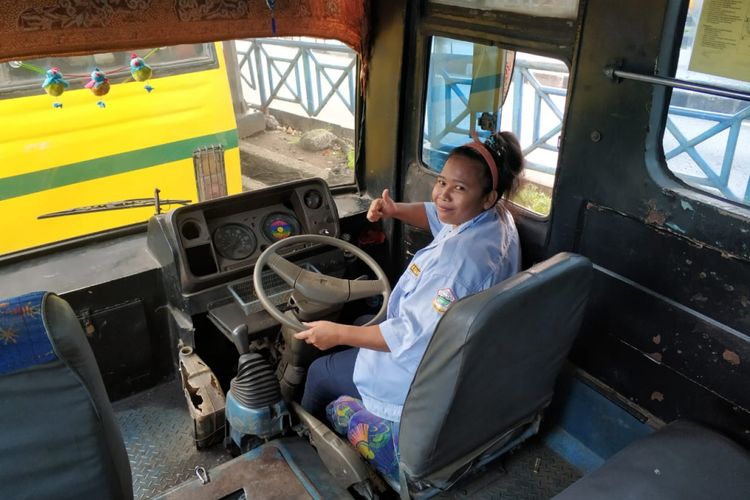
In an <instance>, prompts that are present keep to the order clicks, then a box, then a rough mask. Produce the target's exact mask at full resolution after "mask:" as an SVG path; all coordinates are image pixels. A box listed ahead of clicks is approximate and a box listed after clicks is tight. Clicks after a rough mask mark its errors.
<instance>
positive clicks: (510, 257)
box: [295, 132, 523, 422]
mask: <svg viewBox="0 0 750 500" xmlns="http://www.w3.org/2000/svg"><path fill="white" fill-rule="evenodd" d="M522 168H523V155H522V153H521V148H520V146H519V144H518V140H517V139H516V137H515V136H514V135H513V134H512V133H510V132H500V133H498V134H496V135H493V136H491V137H490V138H489V139H488V140H487V141H485V142H484V143H481V142H479V141H478V140H477V139H476V138H475V139H474V141H472V142H469V143H468V144H465V145H463V146H460V147H457V148H455V149H454V150H453V151H451V153H450V155H449V156H448V160H447V161H446V163H445V166H444V168H443V171H442V172H441V174H440V175H439V176H438V178H437V182H436V183H435V187H434V188H433V190H432V203H395V202H394V201H393V200H392V199H391V198H390V196H389V193H388V190H387V189H386V190H385V191H383V197H382V198H378V199H376V200H374V201H373V202H372V204H371V205H370V210H369V212H368V213H367V218H368V219H369V220H370V221H373V222H374V221H377V220H380V219H383V218H387V217H395V218H397V219H400V220H401V221H403V222H406V223H407V224H411V225H414V226H417V227H421V228H423V229H429V230H430V231H431V232H432V234H433V235H434V240H433V241H432V243H430V244H429V245H428V246H426V247H425V248H423V249H421V250H420V251H418V252H417V253H416V254H415V255H414V258H413V259H412V261H411V263H410V264H409V267H408V268H407V270H406V271H405V272H404V274H403V275H402V276H401V278H400V279H399V281H398V283H397V285H396V287H395V288H394V289H393V293H392V294H391V297H390V300H389V302H388V314H387V318H386V319H385V321H383V322H382V323H380V324H379V325H372V326H352V325H343V324H338V323H332V322H330V321H314V322H310V323H308V324H307V326H309V327H310V328H309V329H308V330H305V331H303V332H299V333H297V334H296V335H295V337H296V338H298V339H303V340H305V341H306V342H307V343H308V344H313V345H314V346H316V347H317V348H319V349H321V350H326V349H330V348H331V347H334V346H338V345H347V346H352V347H358V348H360V349H348V350H346V351H341V352H337V353H334V354H331V355H327V356H324V357H321V358H319V359H317V360H316V361H315V362H314V363H313V364H312V365H311V366H310V370H309V372H308V376H307V382H306V384H305V392H304V396H303V398H302V406H303V407H304V408H305V409H306V410H307V411H309V412H310V413H312V414H313V415H315V416H317V417H318V418H321V417H322V416H324V415H325V407H326V405H327V404H328V403H330V402H331V401H333V400H334V399H336V398H338V397H339V396H341V395H348V396H352V397H356V398H360V399H361V400H362V404H363V405H364V407H365V409H367V410H368V411H369V412H370V413H372V414H374V415H376V416H378V417H380V418H383V419H386V420H390V421H393V422H398V421H399V420H400V417H401V410H402V408H403V404H404V400H405V399H406V394H407V392H408V390H409V386H410V384H411V382H412V379H413V378H414V374H415V373H416V370H417V366H418V365H419V362H420V360H421V358H422V355H423V354H424V352H425V349H426V348H427V344H428V342H429V340H430V338H431V337H432V334H433V332H434V331H435V327H436V326H437V323H438V321H439V320H440V318H441V316H442V315H443V314H444V313H445V311H446V310H447V309H448V307H449V306H450V305H451V304H452V303H453V302H455V301H456V300H458V299H460V298H462V297H465V296H467V295H472V294H475V293H477V292H480V291H482V290H485V289H487V288H490V287H491V286H493V285H495V284H497V283H500V282H501V281H503V280H504V279H506V278H508V277H509V276H511V275H513V274H514V273H516V272H518V270H519V269H520V247H519V241H518V233H517V231H516V227H515V224H514V223H513V218H512V216H511V214H510V213H509V212H508V210H507V209H506V208H505V207H504V205H502V204H501V205H496V203H497V201H498V199H499V198H502V197H505V198H506V199H507V198H508V197H509V196H510V194H511V193H512V192H513V190H514V188H515V187H516V185H517V178H518V176H519V174H520V173H521V170H522Z"/></svg>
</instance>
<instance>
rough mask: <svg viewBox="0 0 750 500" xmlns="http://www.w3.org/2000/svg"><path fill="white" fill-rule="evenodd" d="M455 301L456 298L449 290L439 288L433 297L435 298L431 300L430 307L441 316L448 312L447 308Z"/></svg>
mask: <svg viewBox="0 0 750 500" xmlns="http://www.w3.org/2000/svg"><path fill="white" fill-rule="evenodd" d="M455 301H456V296H455V295H453V290H451V289H450V288H441V289H440V290H438V291H437V295H435V298H434V299H432V307H434V308H435V310H436V311H437V312H439V313H440V314H443V313H444V312H445V311H447V310H448V306H450V305H451V304H453V303H454V302H455Z"/></svg>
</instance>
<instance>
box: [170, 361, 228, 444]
mask: <svg viewBox="0 0 750 500" xmlns="http://www.w3.org/2000/svg"><path fill="white" fill-rule="evenodd" d="M180 378H181V381H182V391H183V393H184V394H185V402H186V404H187V408H188V411H189V412H190V418H191V419H192V420H193V438H194V439H195V446H196V447H198V448H205V447H207V446H210V445H212V444H214V443H218V442H220V441H222V439H223V437H224V409H225V407H226V398H225V396H224V391H223V390H222V388H221V384H219V380H218V379H217V378H216V375H214V373H213V372H212V371H211V368H209V367H208V365H207V364H206V363H204V362H203V360H202V359H201V358H200V357H199V356H198V355H197V354H196V353H195V352H194V351H193V348H192V347H188V346H185V347H182V348H181V349H180Z"/></svg>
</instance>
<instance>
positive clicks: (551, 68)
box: [422, 37, 568, 215]
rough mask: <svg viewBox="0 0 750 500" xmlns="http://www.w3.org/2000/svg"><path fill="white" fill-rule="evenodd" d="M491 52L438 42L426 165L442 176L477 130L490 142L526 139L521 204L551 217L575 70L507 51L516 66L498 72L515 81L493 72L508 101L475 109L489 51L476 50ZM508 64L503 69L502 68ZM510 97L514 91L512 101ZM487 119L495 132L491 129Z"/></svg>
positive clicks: (450, 41) (427, 114)
mask: <svg viewBox="0 0 750 500" xmlns="http://www.w3.org/2000/svg"><path fill="white" fill-rule="evenodd" d="M486 47H488V46H485V45H480V44H474V43H472V42H465V41H460V40H453V39H450V38H444V37H434V38H433V41H432V52H431V57H430V67H429V75H428V88H427V102H426V106H425V111H426V112H425V122H424V128H423V147H422V161H423V162H424V163H425V164H426V166H427V167H428V168H429V169H430V170H432V171H434V172H440V171H441V170H442V168H443V165H444V164H445V160H446V158H447V156H448V153H449V152H450V150H451V149H453V148H454V147H456V146H460V145H461V144H465V143H466V142H468V141H469V139H470V133H471V131H476V132H477V134H478V135H479V137H480V138H483V137H487V136H489V134H490V133H491V131H496V130H510V131H512V132H513V133H515V134H516V136H517V137H518V138H519V141H520V143H521V147H522V148H523V153H524V156H525V157H526V170H525V175H524V179H523V181H522V183H521V187H520V189H519V190H518V192H517V193H516V195H515V196H514V197H513V201H514V202H516V203H517V204H519V205H521V206H523V207H525V208H528V209H529V210H532V211H534V212H536V213H538V214H541V215H547V214H549V212H550V207H551V200H552V196H551V195H552V186H553V184H554V179H555V171H556V169H557V157H558V141H559V138H560V131H561V130H562V121H563V112H564V111H565V99H566V89H567V85H568V69H567V67H566V66H565V64H564V63H562V62H561V61H557V60H555V59H550V58H545V57H540V56H535V55H532V54H525V53H521V52H516V53H515V54H513V52H506V55H505V57H504V59H503V60H504V61H505V62H506V63H507V64H508V65H510V66H508V65H506V66H503V65H502V64H499V65H497V68H498V69H497V70H496V72H502V71H505V72H506V75H507V73H508V70H509V68H512V72H510V75H511V78H510V80H509V81H507V80H504V77H503V76H502V75H500V74H499V73H498V74H496V75H492V76H496V77H497V78H496V82H498V85H496V87H500V90H499V93H500V96H499V97H498V99H497V100H496V102H493V103H492V108H487V111H485V110H484V109H483V108H475V107H472V106H471V103H472V98H473V96H474V95H475V94H477V93H478V89H479V90H482V89H483V87H486V84H485V83H484V82H486V81H487V74H486V71H485V74H479V73H477V72H476V71H474V69H473V68H474V64H475V61H477V63H478V64H481V62H479V61H480V59H478V54H483V53H484V52H485V51H484V50H476V49H477V48H480V49H481V48H486ZM498 57H502V56H498ZM513 57H515V59H513ZM513 60H514V61H515V62H514V63H513ZM501 67H502V68H503V70H500V69H499V68H501ZM490 73H491V72H490ZM480 77H481V80H480V79H479V78H480ZM503 92H506V96H505V100H504V102H503V99H502V93H503ZM488 118H494V122H495V123H494V126H493V125H492V124H488V123H487V121H488V120H487V119H488ZM481 122H484V128H488V129H490V130H483V129H482V124H481ZM488 125H489V126H488Z"/></svg>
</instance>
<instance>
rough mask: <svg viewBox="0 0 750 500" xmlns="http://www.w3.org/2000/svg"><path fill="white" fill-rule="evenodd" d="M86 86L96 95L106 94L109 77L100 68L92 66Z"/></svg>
mask: <svg viewBox="0 0 750 500" xmlns="http://www.w3.org/2000/svg"><path fill="white" fill-rule="evenodd" d="M86 88H87V89H89V90H91V92H92V93H93V94H94V95H96V96H103V95H106V94H107V92H109V79H108V78H107V77H106V76H105V75H104V72H103V71H102V70H100V69H99V68H94V71H92V72H91V80H90V81H89V83H87V84H86ZM100 102H101V101H100Z"/></svg>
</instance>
